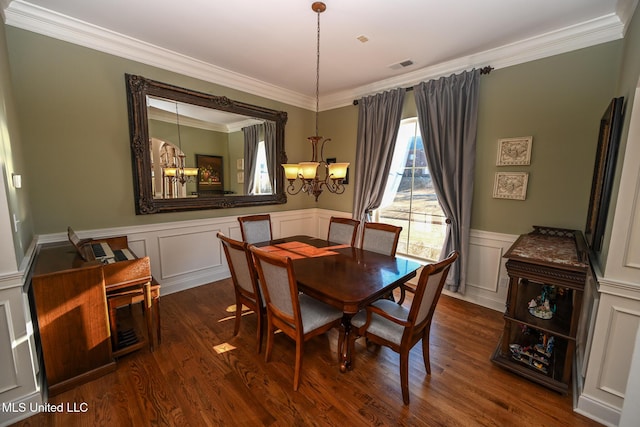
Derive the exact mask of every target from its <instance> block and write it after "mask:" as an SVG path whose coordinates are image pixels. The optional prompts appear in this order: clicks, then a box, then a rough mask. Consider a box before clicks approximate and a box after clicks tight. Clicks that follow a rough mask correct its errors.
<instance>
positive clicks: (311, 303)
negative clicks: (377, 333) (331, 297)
mask: <svg viewBox="0 0 640 427" xmlns="http://www.w3.org/2000/svg"><path fill="white" fill-rule="evenodd" d="M298 301H299V302H300V315H301V316H302V333H303V334H306V333H308V332H311V331H314V330H316V329H318V328H319V327H321V326H324V325H326V324H327V323H330V322H333V321H334V320H337V319H342V310H338V309H337V308H335V307H331V306H330V305H328V304H325V303H323V302H321V301H318V300H317V299H315V298H313V297H310V296H308V295H305V294H300V295H299V296H298ZM395 305H397V304H395Z"/></svg>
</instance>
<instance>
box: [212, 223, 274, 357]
mask: <svg viewBox="0 0 640 427" xmlns="http://www.w3.org/2000/svg"><path fill="white" fill-rule="evenodd" d="M217 236H218V239H220V241H221V242H222V247H223V248H224V254H225V256H226V258H227V263H228V264H229V270H230V271H231V280H232V282H233V289H234V293H235V295H236V315H235V316H236V317H235V324H234V327H233V336H234V337H235V336H236V335H238V332H239V331H240V319H241V318H242V305H243V304H244V306H245V307H247V308H249V309H250V310H253V311H254V313H255V314H256V318H257V338H258V339H257V341H258V353H260V349H261V348H262V335H263V330H264V321H265V317H266V315H265V313H266V309H265V306H264V302H263V298H262V297H261V296H260V288H259V285H258V275H257V272H256V270H255V267H254V263H253V257H252V256H251V252H249V249H248V244H247V243H246V242H239V241H237V240H233V239H230V238H229V237H227V236H225V235H224V234H222V233H220V232H219V233H218V234H217Z"/></svg>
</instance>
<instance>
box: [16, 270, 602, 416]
mask: <svg viewBox="0 0 640 427" xmlns="http://www.w3.org/2000/svg"><path fill="white" fill-rule="evenodd" d="M234 303H235V301H234V294H233V287H232V285H231V282H230V280H223V281H220V282H215V283H211V284H208V285H204V286H200V287H197V288H193V289H189V290H186V291H182V292H178V293H175V294H171V295H165V296H162V304H161V307H162V344H161V345H160V346H158V347H157V348H156V350H155V351H154V352H150V351H149V350H148V349H142V350H140V351H137V352H135V353H131V354H129V355H126V356H124V357H122V358H121V359H120V360H119V361H118V367H117V370H116V371H115V372H113V373H110V374H108V375H105V376H103V377H101V378H98V379H96V380H94V381H91V382H89V383H87V384H83V385H81V386H79V387H76V388H75V389H73V390H70V391H68V392H65V393H61V394H60V395H58V396H55V397H53V398H52V399H51V401H50V402H51V403H52V404H60V403H63V404H65V405H67V404H70V405H74V404H75V405H81V404H86V408H87V411H86V412H77V413H70V412H62V413H40V414H36V415H33V416H32V417H30V418H27V419H25V420H23V421H20V422H18V423H17V424H16V426H17V427H27V426H47V427H50V426H64V427H70V426H71V427H73V426H136V427H137V426H148V425H159V426H257V425H264V426H344V425H349V426H371V425H375V426H465V427H466V426H511V425H514V426H515V425H517V426H559V425H562V426H585V427H588V426H598V425H599V424H598V423H597V422H595V421H592V420H590V419H588V418H585V417H583V416H581V415H579V414H576V413H574V412H573V411H572V398H571V396H570V395H569V396H562V395H560V394H558V393H556V392H554V391H551V390H548V389H546V388H544V387H542V386H540V385H538V384H535V383H533V382H530V381H527V380H525V379H523V378H521V377H518V376H516V375H513V374H512V373H510V372H507V371H505V370H503V369H501V368H499V367H497V366H495V365H494V364H492V363H491V361H490V357H491V354H492V353H493V350H494V349H495V347H496V345H497V343H498V339H499V337H500V332H501V330H502V326H503V320H502V314H501V313H498V312H495V311H492V310H489V309H485V308H483V307H479V306H476V305H474V304H470V303H468V302H464V301H461V300H458V299H455V298H451V297H447V296H443V297H442V298H441V300H440V302H439V304H438V308H437V309H436V312H435V316H434V324H433V326H432V330H431V340H430V341H431V345H430V355H431V371H432V373H431V375H427V374H426V370H425V368H424V364H423V361H422V349H421V346H420V345H416V346H415V347H414V348H413V350H412V351H411V354H410V361H409V366H410V368H409V370H410V372H409V391H410V398H411V403H410V404H409V405H403V404H402V395H401V391H400V379H399V358H398V355H397V354H396V353H394V352H393V351H391V350H389V349H388V348H381V347H376V346H373V345H370V346H368V347H367V346H366V345H365V343H364V340H362V339H361V340H358V341H357V343H356V347H355V351H354V369H353V370H352V371H349V372H347V373H345V374H342V373H340V372H339V362H338V357H337V353H336V352H337V338H338V333H337V331H336V330H332V331H330V332H328V333H327V334H325V335H322V336H319V337H316V338H314V339H312V340H310V341H308V342H307V343H305V350H304V357H303V364H302V375H301V382H300V388H299V390H298V391H297V392H294V391H293V367H294V350H295V346H294V344H293V342H292V341H291V340H290V339H288V338H287V337H286V336H284V335H282V334H278V335H277V336H276V339H275V344H274V349H273V354H272V358H271V361H270V362H265V360H264V352H263V353H260V354H257V353H256V336H255V334H256V319H255V314H251V313H248V314H246V315H244V316H243V318H242V323H241V327H240V333H239V334H238V335H237V336H235V337H234V336H233V312H229V311H227V310H228V309H229V307H230V306H232V305H233V304H234ZM409 303H410V295H409V297H408V299H407V301H405V305H407V304H409ZM220 345H223V346H224V348H226V349H227V351H223V352H218V351H216V346H220ZM232 347H233V349H231V348H232ZM263 350H264V349H263Z"/></svg>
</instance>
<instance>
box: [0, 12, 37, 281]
mask: <svg viewBox="0 0 640 427" xmlns="http://www.w3.org/2000/svg"><path fill="white" fill-rule="evenodd" d="M10 76H11V72H10V64H9V54H8V51H7V41H6V32H5V25H4V23H1V24H0V173H2V174H4V180H3V179H0V185H4V186H5V188H4V191H2V193H3V194H6V200H7V207H8V212H6V214H7V215H8V216H9V218H11V220H10V222H9V223H8V224H4V225H3V226H2V228H1V230H2V231H0V232H1V233H2V235H3V237H4V236H7V237H8V235H11V237H12V238H11V239H8V240H13V241H12V242H9V241H3V242H2V243H0V245H1V247H0V252H2V253H3V254H6V255H7V259H5V260H3V261H4V262H0V264H1V265H2V268H0V271H1V272H5V271H13V270H15V269H16V267H18V266H19V265H20V263H21V262H22V261H23V259H24V255H25V253H26V251H27V248H28V247H29V245H30V244H31V241H32V240H33V235H34V227H33V221H32V217H31V215H30V211H31V209H30V200H29V194H28V190H29V189H30V188H32V187H33V185H32V183H31V182H29V181H28V180H27V179H26V176H25V173H24V171H25V169H26V166H25V160H24V154H23V148H22V142H21V141H22V140H23V138H22V135H21V134H20V129H19V125H18V118H17V117H18V111H17V109H16V107H15V99H16V97H17V95H16V94H15V93H14V89H13V84H12V82H11V80H10ZM12 173H16V174H19V175H22V178H23V179H22V188H20V189H16V188H14V187H13V185H12V184H11V183H12V177H11V174H12ZM0 204H1V203H0ZM13 218H15V219H17V220H18V221H20V222H19V227H18V230H17V232H16V231H15V229H14V228H13ZM4 227H7V232H6V233H5V228H4ZM5 245H6V246H5ZM11 246H13V253H14V254H15V263H16V265H15V266H12V268H11V269H8V268H6V266H7V265H8V264H9V262H8V258H10V257H9V256H8V255H9V254H10V253H11ZM5 251H6V252H5Z"/></svg>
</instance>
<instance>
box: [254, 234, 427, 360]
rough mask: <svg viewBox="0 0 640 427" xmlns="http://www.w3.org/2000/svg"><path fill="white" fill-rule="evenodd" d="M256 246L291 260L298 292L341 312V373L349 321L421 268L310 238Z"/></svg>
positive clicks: (347, 357) (406, 261)
mask: <svg viewBox="0 0 640 427" xmlns="http://www.w3.org/2000/svg"><path fill="white" fill-rule="evenodd" d="M255 246H257V247H261V248H262V249H264V250H269V251H272V252H276V253H279V254H282V255H286V256H289V257H290V258H292V260H293V268H294V271H295V275H296V280H297V281H298V289H299V290H300V291H302V292H304V293H305V294H307V295H309V296H311V297H314V298H316V299H318V300H320V301H323V302H325V303H327V304H330V305H332V306H334V307H337V308H339V309H341V310H342V311H343V313H344V315H343V317H342V327H341V329H340V334H341V337H340V342H342V343H343V345H342V346H341V348H338V351H339V353H340V354H339V356H340V371H342V372H346V371H347V370H350V369H351V367H352V363H351V350H352V349H351V346H350V335H351V318H352V317H353V316H354V315H355V314H356V313H358V312H359V311H360V310H362V309H364V308H365V307H366V306H367V305H368V304H371V303H372V302H374V301H376V300H377V299H379V298H382V297H385V296H386V295H388V294H389V293H390V292H391V291H392V290H393V289H394V288H396V287H398V286H399V285H400V284H402V283H404V282H406V281H407V280H409V279H411V278H413V277H415V276H416V272H417V270H418V269H419V268H420V267H421V264H419V263H417V262H415V261H412V260H409V259H406V258H399V257H392V256H388V255H383V254H379V253H376V252H371V251H366V250H363V249H359V248H354V247H351V246H349V245H341V244H338V243H333V242H329V241H327V240H323V239H319V238H314V237H310V236H291V237H286V238H283V239H276V240H271V241H269V242H261V243H257V244H256V245H255Z"/></svg>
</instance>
